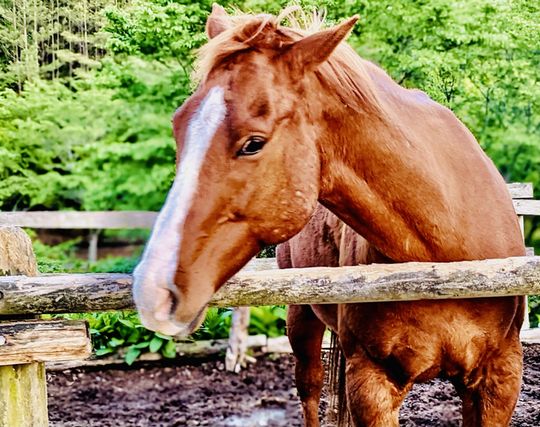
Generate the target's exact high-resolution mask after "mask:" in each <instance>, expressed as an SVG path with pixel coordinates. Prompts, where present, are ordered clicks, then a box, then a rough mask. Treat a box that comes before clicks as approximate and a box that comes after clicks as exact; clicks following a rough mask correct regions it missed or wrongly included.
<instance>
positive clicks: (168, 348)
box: [161, 340, 176, 359]
mask: <svg viewBox="0 0 540 427" xmlns="http://www.w3.org/2000/svg"><path fill="white" fill-rule="evenodd" d="M161 354H162V355H163V357H166V358H168V359H173V358H174V357H175V356H176V344H175V342H174V341H173V340H169V341H167V343H166V344H165V345H164V346H163V348H162V349H161Z"/></svg>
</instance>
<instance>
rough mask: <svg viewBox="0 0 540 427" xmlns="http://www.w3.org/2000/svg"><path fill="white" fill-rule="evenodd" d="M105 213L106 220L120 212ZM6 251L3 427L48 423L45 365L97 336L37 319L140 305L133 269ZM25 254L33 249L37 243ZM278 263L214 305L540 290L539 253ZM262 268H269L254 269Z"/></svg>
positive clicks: (78, 351)
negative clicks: (54, 266)
mask: <svg viewBox="0 0 540 427" xmlns="http://www.w3.org/2000/svg"><path fill="white" fill-rule="evenodd" d="M509 189H510V192H511V194H512V196H513V198H514V199H517V200H514V206H515V207H516V212H517V214H518V215H531V214H532V215H540V202H539V201H535V200H531V198H532V186H530V185H522V184H520V185H511V186H509ZM77 214H80V213H77ZM92 214H95V213H92ZM137 214H142V216H141V218H146V219H142V220H141V221H149V220H148V218H149V217H150V215H146V214H147V213H137ZM73 215H74V216H73V218H76V215H75V214H73ZM99 215H103V218H106V217H107V216H108V215H111V213H109V212H108V213H106V214H104V213H99ZM152 215H154V214H152ZM113 216H114V215H113ZM122 216H123V215H120V216H117V218H120V217H122ZM36 217H37V214H36V213H33V212H32V213H31V212H27V213H24V214H22V213H2V214H0V224H4V225H5V224H11V225H19V226H26V227H36V228H39V227H40V225H41V226H43V224H44V223H37V222H35V218H36ZM52 217H53V216H51V218H52ZM127 217H128V218H129V215H128V216H127ZM29 218H33V219H34V222H33V223H32V222H31V221H30V219H29ZM42 218H43V217H42ZM56 218H58V217H56ZM65 218H66V219H65V221H63V222H62V223H61V224H58V223H57V222H55V221H58V219H56V220H54V222H51V223H50V224H52V225H54V226H55V227H54V228H77V227H73V225H74V224H75V220H73V222H71V223H69V221H68V219H67V217H65ZM124 218H125V216H124ZM129 221H130V223H131V225H133V222H131V220H129ZM78 224H79V225H81V227H80V228H88V227H90V226H93V225H95V224H93V223H91V222H90V221H89V219H88V218H87V220H86V221H83V222H80V223H78ZM109 224H110V223H109ZM116 224H117V225H118V227H117V228H125V227H124V225H123V224H124V223H121V222H117V223H116ZM60 225H61V227H60ZM68 225H69V227H68ZM83 225H84V227H82V226H83ZM107 228H110V227H107ZM0 230H1V228H0ZM7 241H8V242H9V239H8V240H7ZM0 243H1V242H0ZM26 244H27V245H29V243H28V242H26ZM0 246H1V245H0ZM23 249H24V248H23ZM2 250H3V251H4V252H5V253H7V254H8V255H11V253H12V250H11V249H10V248H9V247H6V248H3V247H0V275H1V274H2V272H8V273H9V274H26V275H25V276H20V275H15V276H4V277H0V319H2V320H4V321H3V322H0V427H3V426H5V427H12V426H19V425H20V426H25V427H26V426H29V427H32V426H39V427H41V426H46V425H47V416H46V414H47V411H46V408H47V405H46V389H45V387H46V383H45V375H44V373H45V371H44V365H43V363H44V362H49V361H59V360H73V359H80V358H84V357H87V356H88V355H89V352H90V341H89V334H88V330H87V326H86V324H85V323H84V322H81V321H43V320H39V319H36V318H35V316H36V315H40V314H46V313H66V312H69V313H77V312H88V311H100V310H125V309H132V308H133V301H132V297H131V280H132V279H131V276H130V275H125V274H58V275H42V276H33V275H32V274H34V272H35V267H32V266H29V267H28V272H25V269H26V267H24V268H23V269H22V270H21V269H19V271H17V269H13V268H12V266H10V265H9V262H10V261H9V259H8V262H7V264H5V263H4V264H3V263H2V262H1V261H2V256H1V255H2ZM19 252H20V254H23V255H24V254H26V253H29V252H28V249H27V248H26V249H24V250H21V251H19ZM30 252H31V251H30ZM23 257H24V256H23ZM8 258H9V257H8ZM19 258H20V257H19ZM34 262H35V261H34ZM23 264H24V263H23ZM274 266H275V261H274V260H270V261H266V260H260V261H254V263H253V264H251V265H250V266H249V267H248V269H247V270H244V271H242V272H240V273H239V274H237V275H236V276H235V277H233V278H232V279H231V280H229V282H228V283H227V284H226V285H225V286H224V287H223V288H222V289H221V290H220V291H219V292H217V293H216V294H215V296H214V297H213V299H212V301H211V302H210V304H211V305H213V306H222V307H234V306H251V305H268V304H324V303H352V302H375V301H379V302H380V301H410V300H420V299H448V298H478V297H497V296H509V295H536V294H540V257H534V256H529V257H517V258H507V259H499V260H493V259H492V260H484V261H467V262H454V263H404V264H390V265H387V264H373V265H367V266H357V267H340V268H326V267H317V268H309V269H288V270H271V271H270V270H268V268H270V267H272V268H273V267H274ZM254 269H255V270H261V269H262V270H263V271H248V270H254ZM22 319H26V320H22Z"/></svg>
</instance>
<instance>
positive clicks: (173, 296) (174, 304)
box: [169, 291, 178, 317]
mask: <svg viewBox="0 0 540 427" xmlns="http://www.w3.org/2000/svg"><path fill="white" fill-rule="evenodd" d="M169 292H170V293H171V311H170V312H169V315H170V316H171V317H172V316H174V313H175V312H176V308H177V307H178V296H177V295H176V293H174V292H172V291H169Z"/></svg>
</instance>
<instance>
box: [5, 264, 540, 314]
mask: <svg viewBox="0 0 540 427" xmlns="http://www.w3.org/2000/svg"><path fill="white" fill-rule="evenodd" d="M131 284H132V278H131V276H130V275H127V274H59V275H44V276H38V277H26V276H5V277H0V292H1V295H0V315H4V316H7V315H10V316H11V315H18V314H41V313H66V312H69V313H78V312H88V311H101V310H126V309H132V308H134V305H133V300H132V297H131ZM535 294H540V257H515V258H505V259H490V260H483V261H462V262H450V263H418V262H411V263H403V264H371V265H362V266H356V267H339V268H336V267H333V268H332V267H314V268H302V269H287V270H272V271H253V272H240V273H238V274H237V275H236V276H234V277H233V278H232V279H230V280H229V281H228V282H227V283H226V284H225V285H224V286H223V288H222V289H220V290H219V291H218V292H217V293H216V294H215V295H214V297H213V298H212V300H211V301H210V305H212V306H220V307H236V306H250V305H268V304H286V305H288V304H326V303H354V302H376V301H378V302H380V301H411V300H420V299H448V298H477V297H497V296H508V295H535Z"/></svg>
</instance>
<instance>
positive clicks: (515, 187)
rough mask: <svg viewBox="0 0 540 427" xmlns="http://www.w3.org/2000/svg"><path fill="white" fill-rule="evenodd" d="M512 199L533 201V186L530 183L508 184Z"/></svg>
mask: <svg viewBox="0 0 540 427" xmlns="http://www.w3.org/2000/svg"><path fill="white" fill-rule="evenodd" d="M506 187H507V188H508V192H509V193H510V196H512V199H532V198H533V197H534V193H533V185H532V183H530V182H513V183H511V184H506Z"/></svg>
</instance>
